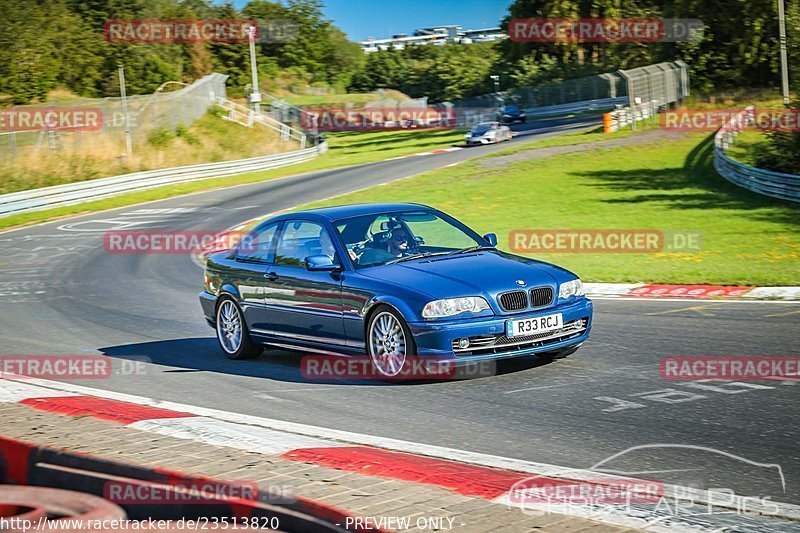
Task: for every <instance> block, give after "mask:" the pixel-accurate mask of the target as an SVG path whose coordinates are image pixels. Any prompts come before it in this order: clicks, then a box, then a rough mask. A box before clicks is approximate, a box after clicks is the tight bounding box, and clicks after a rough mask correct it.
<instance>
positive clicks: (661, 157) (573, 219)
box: [303, 134, 800, 285]
mask: <svg viewBox="0 0 800 533" xmlns="http://www.w3.org/2000/svg"><path fill="white" fill-rule="evenodd" d="M591 135H593V134H589V135H585V137H584V138H592V137H591ZM568 140H570V141H571V139H568ZM528 148H529V147H528ZM712 155H713V151H712V136H710V135H706V134H692V135H690V136H688V137H687V138H686V139H685V140H678V141H674V140H672V141H669V142H654V143H650V144H643V145H637V146H626V147H621V148H615V149H604V150H592V151H589V152H582V153H571V154H562V155H557V156H553V157H549V158H544V159H537V160H535V161H520V162H516V163H511V164H509V165H507V166H505V167H503V168H497V169H491V170H486V169H484V168H483V167H482V166H481V160H475V161H470V162H467V163H464V164H461V165H458V166H456V167H451V168H445V169H440V170H437V171H433V172H428V173H426V174H423V175H420V176H417V177H414V178H409V179H405V180H401V181H396V182H393V183H390V184H387V185H383V186H380V187H374V188H371V189H367V190H364V191H359V192H355V193H352V194H348V195H344V196H340V197H337V198H335V199H331V200H327V201H324V202H318V203H314V204H310V205H308V206H303V207H316V206H321V205H334V204H347V203H356V202H380V201H392V202H402V201H411V202H420V201H422V202H424V203H426V204H430V205H433V206H435V207H438V208H440V209H442V210H444V211H446V212H448V213H450V214H452V215H454V216H456V217H458V218H459V219H461V220H463V221H464V222H466V223H467V224H469V225H470V226H471V227H473V228H474V229H475V230H476V231H478V232H479V233H481V234H483V233H487V232H496V233H497V234H498V237H499V239H500V248H501V249H506V250H508V249H509V242H508V236H509V233H510V232H511V231H512V230H515V229H637V230H639V229H656V230H662V231H670V230H672V231H692V232H699V233H700V234H701V236H702V249H701V250H700V251H698V252H694V253H690V252H684V253H669V252H660V253H653V254H641V253H617V254H614V253H559V254H540V255H538V256H536V257H537V258H539V259H543V260H545V261H550V262H554V263H557V264H560V265H563V266H564V267H566V268H569V269H571V270H573V271H574V272H576V273H577V274H579V275H580V276H581V277H582V278H583V279H584V280H586V281H594V282H650V283H657V282H661V283H698V284H726V285H736V284H754V285H800V267H798V265H800V239H798V224H800V218H798V210H797V208H796V207H793V206H790V205H788V204H783V203H781V202H778V201H775V200H771V199H768V198H764V197H759V196H758V195H756V194H753V193H750V192H748V191H745V190H743V189H739V188H737V187H735V186H733V185H731V184H729V183H728V182H727V181H725V180H724V179H723V178H722V177H720V176H719V175H717V173H716V172H715V171H714V168H713V165H712ZM524 255H526V254H524Z"/></svg>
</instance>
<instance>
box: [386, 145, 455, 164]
mask: <svg viewBox="0 0 800 533" xmlns="http://www.w3.org/2000/svg"><path fill="white" fill-rule="evenodd" d="M463 149H464V147H463V146H451V147H449V148H439V149H437V150H430V151H429V152H419V153H416V154H406V155H401V156H397V157H390V158H389V159H384V161H396V160H398V159H406V158H408V157H420V156H423V155H436V154H445V153H447V152H455V151H457V150H463Z"/></svg>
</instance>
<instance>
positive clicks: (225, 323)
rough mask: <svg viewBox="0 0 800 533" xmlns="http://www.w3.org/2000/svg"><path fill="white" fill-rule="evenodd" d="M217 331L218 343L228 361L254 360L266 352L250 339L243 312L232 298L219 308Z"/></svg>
mask: <svg viewBox="0 0 800 533" xmlns="http://www.w3.org/2000/svg"><path fill="white" fill-rule="evenodd" d="M215 329H216V331H217V341H219V345H220V347H221V348H222V351H223V352H225V356H226V357H227V358H228V359H252V358H253V357H258V356H259V354H261V352H262V351H263V350H264V347H263V346H261V345H259V344H256V343H254V342H253V341H252V340H251V339H250V333H249V332H248V331H247V324H245V321H244V316H243V315H242V310H241V309H240V308H239V306H238V305H236V302H234V301H233V300H232V299H231V298H227V297H226V298H225V299H224V300H222V301H221V302H220V304H219V306H218V307H217V323H216V328H215Z"/></svg>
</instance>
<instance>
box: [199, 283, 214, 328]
mask: <svg viewBox="0 0 800 533" xmlns="http://www.w3.org/2000/svg"><path fill="white" fill-rule="evenodd" d="M197 296H198V297H199V298H200V306H201V307H202V308H203V315H205V317H206V322H208V325H209V326H211V327H212V328H213V327H215V326H216V325H215V324H214V321H215V320H216V318H215V314H216V311H217V297H216V296H214V295H213V294H211V293H210V292H206V291H203V292H201V293H200V294H198V295H197Z"/></svg>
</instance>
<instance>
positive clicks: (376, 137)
mask: <svg viewBox="0 0 800 533" xmlns="http://www.w3.org/2000/svg"><path fill="white" fill-rule="evenodd" d="M237 127H240V128H241V126H237ZM326 138H327V139H328V144H329V147H330V148H329V150H328V153H326V154H324V155H321V156H319V157H317V158H315V159H313V160H311V161H307V162H305V163H300V164H297V165H291V166H288V167H283V168H277V169H273V170H265V171H261V172H251V173H248V174H241V175H238V176H228V177H224V178H212V179H207V180H201V181H195V182H190V183H183V184H178V185H169V186H165V187H159V188H156V189H150V190H146V191H139V192H132V193H127V194H123V195H120V196H115V197H113V198H106V199H103V200H97V201H93V202H87V203H82V204H77V205H71V206H64V207H57V208H54V209H48V210H43V211H36V212H32V213H23V214H19V215H12V216H8V217H4V218H0V229H6V228H12V227H15V226H22V225H28V224H33V223H38V222H45V221H48V220H54V219H57V218H62V217H65V216H71V215H76V214H81V213H91V212H95V211H102V210H106V209H113V208H116V207H124V206H127V205H133V204H137V203H141V202H149V201H153V200H161V199H165V198H171V197H173V196H179V195H183V194H189V193H193V192H199V191H204V190H211V189H217V188H221V187H230V186H232V185H241V184H245V183H255V182H259V181H266V180H270V179H275V178H280V177H285V176H292V175H296V174H303V173H307V172H315V171H319V170H328V169H334V168H339V167H344V166H351V165H362V164H366V163H374V162H377V161H382V160H384V159H387V158H391V157H396V156H400V155H406V154H411V153H417V152H421V151H427V150H431V149H433V148H438V147H443V146H449V145H452V144H456V143H459V142H461V141H462V140H463V132H461V131H455V130H412V131H409V130H400V131H379V132H346V133H333V134H328V135H327V136H326Z"/></svg>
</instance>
